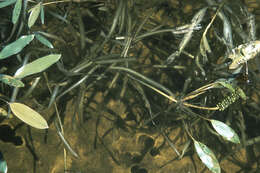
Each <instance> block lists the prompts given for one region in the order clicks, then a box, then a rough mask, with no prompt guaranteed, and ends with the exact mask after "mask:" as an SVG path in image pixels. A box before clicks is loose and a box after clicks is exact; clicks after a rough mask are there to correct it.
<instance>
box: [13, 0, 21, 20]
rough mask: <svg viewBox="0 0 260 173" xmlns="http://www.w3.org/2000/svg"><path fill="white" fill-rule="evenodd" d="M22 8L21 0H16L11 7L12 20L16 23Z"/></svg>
mask: <svg viewBox="0 0 260 173" xmlns="http://www.w3.org/2000/svg"><path fill="white" fill-rule="evenodd" d="M21 9H22V0H17V1H16V3H15V6H14V9H13V16H12V22H13V24H16V22H17V21H18V19H19V16H20V13H21Z"/></svg>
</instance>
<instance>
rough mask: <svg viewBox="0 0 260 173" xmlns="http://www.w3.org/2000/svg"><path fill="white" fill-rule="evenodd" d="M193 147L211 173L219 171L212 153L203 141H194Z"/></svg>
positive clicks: (218, 172)
mask: <svg viewBox="0 0 260 173" xmlns="http://www.w3.org/2000/svg"><path fill="white" fill-rule="evenodd" d="M194 147H195V149H196V152H197V154H198V155H199V157H200V159H201V161H202V162H203V163H204V164H205V165H206V166H207V167H208V168H209V170H210V171H211V172H213V173H220V172H221V169H220V166H219V163H218V160H217V158H216V156H215V155H214V153H213V152H212V151H211V150H210V149H209V148H208V147H207V146H206V145H205V144H203V143H201V142H198V141H194Z"/></svg>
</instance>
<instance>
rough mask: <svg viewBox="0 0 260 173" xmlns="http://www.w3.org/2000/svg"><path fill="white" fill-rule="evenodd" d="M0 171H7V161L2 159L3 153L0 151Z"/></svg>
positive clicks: (2, 172)
mask: <svg viewBox="0 0 260 173" xmlns="http://www.w3.org/2000/svg"><path fill="white" fill-rule="evenodd" d="M0 172H1V173H7V163H6V161H5V159H4V156H3V154H2V153H1V152H0Z"/></svg>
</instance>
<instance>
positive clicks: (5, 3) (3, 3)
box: [0, 0, 16, 8]
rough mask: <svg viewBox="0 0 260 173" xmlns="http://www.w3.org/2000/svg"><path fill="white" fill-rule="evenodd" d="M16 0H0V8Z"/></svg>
mask: <svg viewBox="0 0 260 173" xmlns="http://www.w3.org/2000/svg"><path fill="white" fill-rule="evenodd" d="M15 2H16V0H4V1H0V8H3V7H6V6H8V5H12V4H14V3H15Z"/></svg>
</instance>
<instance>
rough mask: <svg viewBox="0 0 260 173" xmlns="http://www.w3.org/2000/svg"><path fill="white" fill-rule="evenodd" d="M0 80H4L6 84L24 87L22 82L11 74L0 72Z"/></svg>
mask: <svg viewBox="0 0 260 173" xmlns="http://www.w3.org/2000/svg"><path fill="white" fill-rule="evenodd" d="M0 81H2V82H4V83H5V84H7V85H10V86H13V87H18V88H19V87H24V84H23V82H22V81H20V80H19V79H16V78H14V77H12V76H9V75H5V74H0Z"/></svg>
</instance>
